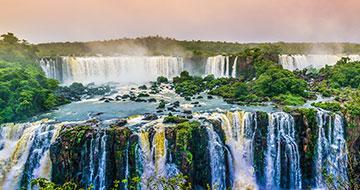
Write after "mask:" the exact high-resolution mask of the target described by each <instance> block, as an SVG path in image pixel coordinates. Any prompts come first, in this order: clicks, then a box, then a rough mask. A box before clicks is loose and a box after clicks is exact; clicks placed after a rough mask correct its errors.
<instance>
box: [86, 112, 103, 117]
mask: <svg viewBox="0 0 360 190" xmlns="http://www.w3.org/2000/svg"><path fill="white" fill-rule="evenodd" d="M102 114H104V112H96V113H90V114H89V116H90V117H96V116H99V115H102Z"/></svg>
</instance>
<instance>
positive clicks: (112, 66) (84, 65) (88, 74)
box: [40, 56, 184, 85]
mask: <svg viewBox="0 0 360 190" xmlns="http://www.w3.org/2000/svg"><path fill="white" fill-rule="evenodd" d="M40 66H41V68H42V69H43V70H44V72H45V74H46V76H48V77H50V78H54V79H57V80H59V81H60V82H61V83H63V84H71V83H73V82H81V83H83V84H88V83H92V82H94V83H96V84H103V83H107V82H117V83H119V84H120V85H126V84H134V83H135V84H142V83H145V82H150V81H155V80H156V78H157V77H158V76H165V77H167V78H172V77H174V76H177V75H179V74H180V72H181V71H183V70H184V63H183V59H182V58H181V57H166V56H118V57H61V58H59V59H45V58H44V59H41V60H40Z"/></svg>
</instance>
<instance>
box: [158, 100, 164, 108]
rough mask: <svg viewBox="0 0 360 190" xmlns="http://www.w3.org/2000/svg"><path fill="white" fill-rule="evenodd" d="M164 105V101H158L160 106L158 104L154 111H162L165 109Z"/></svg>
mask: <svg viewBox="0 0 360 190" xmlns="http://www.w3.org/2000/svg"><path fill="white" fill-rule="evenodd" d="M165 105H166V103H165V101H164V100H160V104H159V106H158V107H157V108H156V109H164V108H165Z"/></svg>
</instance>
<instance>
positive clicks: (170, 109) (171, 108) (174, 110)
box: [167, 107, 178, 112]
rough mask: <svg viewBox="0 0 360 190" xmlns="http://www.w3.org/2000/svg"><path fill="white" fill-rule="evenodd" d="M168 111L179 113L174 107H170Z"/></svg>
mask: <svg viewBox="0 0 360 190" xmlns="http://www.w3.org/2000/svg"><path fill="white" fill-rule="evenodd" d="M167 110H168V111H172V112H178V110H176V109H175V108H174V107H168V108H167Z"/></svg>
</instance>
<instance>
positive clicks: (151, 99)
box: [147, 98, 156, 102]
mask: <svg viewBox="0 0 360 190" xmlns="http://www.w3.org/2000/svg"><path fill="white" fill-rule="evenodd" d="M147 101H148V102H156V99H155V98H149V99H148V100H147Z"/></svg>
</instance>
